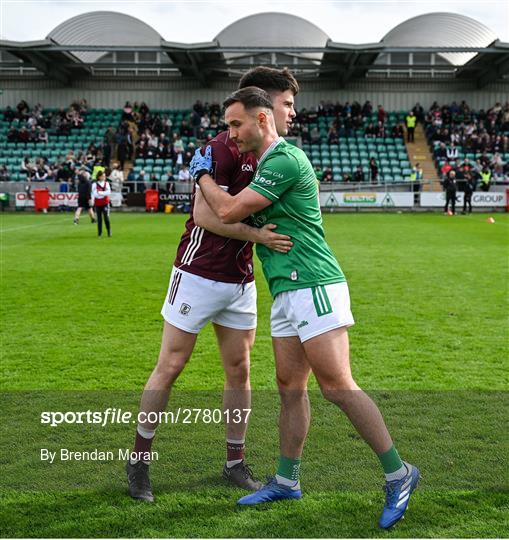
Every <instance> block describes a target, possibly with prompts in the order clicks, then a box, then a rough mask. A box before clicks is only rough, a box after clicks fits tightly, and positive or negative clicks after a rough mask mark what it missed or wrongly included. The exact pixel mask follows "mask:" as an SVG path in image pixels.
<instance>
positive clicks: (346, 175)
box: [343, 172, 352, 182]
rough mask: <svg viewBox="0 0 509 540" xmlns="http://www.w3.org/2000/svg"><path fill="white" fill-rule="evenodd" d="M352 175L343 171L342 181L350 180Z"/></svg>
mask: <svg viewBox="0 0 509 540" xmlns="http://www.w3.org/2000/svg"><path fill="white" fill-rule="evenodd" d="M351 181H352V175H351V174H350V173H349V172H345V173H343V182H351Z"/></svg>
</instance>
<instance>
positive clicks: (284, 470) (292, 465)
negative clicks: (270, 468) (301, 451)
mask: <svg viewBox="0 0 509 540" xmlns="http://www.w3.org/2000/svg"><path fill="white" fill-rule="evenodd" d="M300 461H301V460H300V458H297V459H292V458H288V457H285V456H279V465H278V468H277V473H276V474H277V475H278V476H282V477H283V478H286V479H288V480H292V481H293V482H298V481H299V472H300Z"/></svg>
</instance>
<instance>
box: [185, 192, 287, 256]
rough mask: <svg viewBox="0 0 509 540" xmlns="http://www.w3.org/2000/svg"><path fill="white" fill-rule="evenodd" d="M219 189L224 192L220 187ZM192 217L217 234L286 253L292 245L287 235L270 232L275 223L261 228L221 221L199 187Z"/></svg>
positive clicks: (199, 224) (200, 225) (197, 222)
mask: <svg viewBox="0 0 509 540" xmlns="http://www.w3.org/2000/svg"><path fill="white" fill-rule="evenodd" d="M214 184H215V182H214ZM216 185H217V184H216ZM220 191H222V192H223V193H224V191H223V190H222V189H220ZM193 218H194V222H195V223H196V225H198V227H202V228H203V229H206V230H207V231H210V232H212V233H214V234H218V235H219V236H225V237H226V238H233V239H235V240H243V241H249V242H253V243H257V244H264V245H266V246H267V247H268V248H270V249H273V250H274V251H279V252H281V253H287V252H288V251H289V250H290V249H291V247H292V245H293V243H292V242H291V241H290V237H289V236H286V235H284V234H277V233H275V232H272V231H273V230H274V229H275V228H276V225H273V224H267V225H265V226H264V227H263V228H261V229H257V228H256V227H250V226H249V225H246V224H245V223H223V222H222V221H221V220H220V219H219V218H218V217H217V216H216V214H215V213H214V212H213V211H212V210H211V208H210V206H209V205H208V204H207V202H206V200H205V198H204V197H203V195H202V194H201V190H200V189H197V190H196V195H195V200H194V208H193Z"/></svg>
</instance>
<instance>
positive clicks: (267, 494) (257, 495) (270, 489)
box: [237, 476, 302, 506]
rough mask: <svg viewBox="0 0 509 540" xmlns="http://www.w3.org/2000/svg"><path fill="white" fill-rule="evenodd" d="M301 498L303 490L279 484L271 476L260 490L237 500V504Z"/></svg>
mask: <svg viewBox="0 0 509 540" xmlns="http://www.w3.org/2000/svg"><path fill="white" fill-rule="evenodd" d="M301 498H302V491H301V490H300V489H292V488H291V487H288V486H283V485H281V484H278V483H277V482H276V478H275V477H274V476H269V477H268V478H267V483H266V484H265V485H264V486H262V487H261V488H260V489H259V490H258V491H255V492H254V493H250V494H249V495H246V496H245V497H242V498H241V499H239V500H238V501H237V504H240V505H242V506H245V505H253V504H261V503H267V502H275V501H282V500H284V499H301Z"/></svg>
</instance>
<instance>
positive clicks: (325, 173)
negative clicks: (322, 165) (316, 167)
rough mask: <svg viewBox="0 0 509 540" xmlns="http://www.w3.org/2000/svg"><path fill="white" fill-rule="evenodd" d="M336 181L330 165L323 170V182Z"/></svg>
mask: <svg viewBox="0 0 509 540" xmlns="http://www.w3.org/2000/svg"><path fill="white" fill-rule="evenodd" d="M333 181H334V177H333V175H332V169H330V168H329V167H327V168H326V169H325V170H324V171H323V177H322V182H333Z"/></svg>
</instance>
